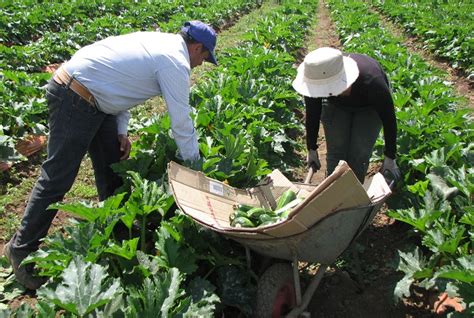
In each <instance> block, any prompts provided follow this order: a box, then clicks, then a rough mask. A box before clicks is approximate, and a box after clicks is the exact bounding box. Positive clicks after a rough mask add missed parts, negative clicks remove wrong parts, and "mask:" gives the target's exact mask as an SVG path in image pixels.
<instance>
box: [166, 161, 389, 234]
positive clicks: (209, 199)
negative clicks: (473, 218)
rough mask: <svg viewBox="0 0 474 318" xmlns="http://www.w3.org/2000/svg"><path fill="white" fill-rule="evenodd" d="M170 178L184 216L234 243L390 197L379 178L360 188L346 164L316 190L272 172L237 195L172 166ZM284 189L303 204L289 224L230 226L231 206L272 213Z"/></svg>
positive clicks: (292, 230) (304, 226)
mask: <svg viewBox="0 0 474 318" xmlns="http://www.w3.org/2000/svg"><path fill="white" fill-rule="evenodd" d="M168 177H169V183H170V186H171V189H172V191H173V194H174V198H175V200H176V203H177V205H178V206H179V207H180V209H181V210H182V211H183V212H184V213H185V214H187V215H188V216H190V217H191V218H193V219H194V220H195V221H196V222H198V223H200V224H202V225H203V226H205V227H208V228H210V229H212V230H214V231H217V232H221V233H225V234H226V235H230V236H234V237H237V238H253V239H272V238H282V237H288V236H292V235H296V234H299V233H302V232H304V231H306V230H308V229H309V228H311V227H312V226H313V225H314V224H316V223H317V222H319V221H320V220H322V219H324V218H326V217H327V216H329V215H330V214H331V213H334V212H335V211H340V210H344V209H348V208H355V207H364V206H370V205H375V204H378V203H380V204H381V202H383V200H384V199H385V198H386V197H387V196H388V195H390V193H391V191H390V188H389V187H388V185H387V184H386V183H385V180H384V178H383V176H382V175H381V174H376V175H375V176H374V178H372V179H370V180H368V182H366V184H365V185H364V186H363V185H362V184H361V183H360V182H359V181H358V179H357V178H356V176H355V175H354V173H353V172H352V170H351V169H350V168H349V166H348V165H347V163H346V162H344V161H341V162H340V163H339V165H338V166H337V167H336V169H335V171H334V172H333V173H332V174H331V175H330V176H328V177H327V178H326V179H325V180H323V181H322V182H321V183H320V184H319V185H312V184H304V183H296V182H291V181H289V180H288V179H287V178H286V177H285V176H284V175H283V174H282V173H281V172H280V171H279V170H274V171H272V173H271V174H270V175H268V176H267V177H266V178H264V179H263V180H262V182H260V183H259V184H258V185H257V186H256V187H253V188H248V189H238V188H234V187H231V186H229V185H227V184H225V183H223V182H220V181H217V180H214V179H211V178H208V177H206V176H205V175H204V174H203V173H201V172H197V171H194V170H191V169H188V168H186V167H183V166H181V165H179V164H177V163H175V162H170V163H169V165H168ZM288 189H292V190H294V191H295V192H297V197H299V198H302V199H303V201H302V202H301V203H300V204H299V205H298V206H296V207H295V208H294V209H293V210H292V211H291V212H290V214H289V216H288V219H286V220H284V221H282V222H280V223H276V224H271V225H267V226H262V227H257V228H236V227H231V226H230V221H229V216H230V215H231V214H232V213H233V211H234V206H235V205H237V204H239V203H240V204H247V205H251V206H261V207H273V206H274V204H275V201H276V200H277V199H278V198H279V196H280V195H281V194H282V193H283V192H284V191H286V190H288Z"/></svg>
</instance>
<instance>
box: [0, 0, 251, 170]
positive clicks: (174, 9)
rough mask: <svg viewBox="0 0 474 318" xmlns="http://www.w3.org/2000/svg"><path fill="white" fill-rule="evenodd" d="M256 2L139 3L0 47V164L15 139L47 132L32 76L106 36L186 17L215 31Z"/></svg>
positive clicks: (175, 24) (39, 79)
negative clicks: (24, 42)
mask: <svg viewBox="0 0 474 318" xmlns="http://www.w3.org/2000/svg"><path fill="white" fill-rule="evenodd" d="M183 3H184V2H183ZM199 3H201V2H197V4H199ZM257 4H258V2H255V1H250V0H226V1H224V0H219V1H214V3H213V7H212V10H211V11H209V10H208V9H206V8H205V7H204V8H200V7H198V6H195V7H192V8H191V7H187V6H186V7H185V6H184V5H177V3H176V1H175V2H169V3H167V2H164V3H162V4H160V5H159V6H156V5H153V4H148V3H147V2H144V3H140V4H137V5H136V7H134V8H133V9H131V10H128V11H125V12H122V14H121V15H120V16H115V15H113V14H106V15H105V16H103V17H99V18H96V19H91V20H89V21H80V22H77V23H75V24H73V25H70V26H69V27H68V28H66V29H65V30H64V31H62V32H53V31H48V32H45V34H44V36H43V37H41V38H40V39H38V41H36V42H33V43H31V44H29V45H26V46H11V47H7V46H4V45H0V55H1V56H2V60H1V61H0V69H1V71H0V79H1V80H2V81H1V83H0V92H1V93H2V94H1V97H0V110H1V112H2V114H3V116H2V118H1V120H0V136H1V139H0V161H4V160H8V161H15V160H18V159H20V158H21V157H20V156H19V154H18V153H17V152H16V151H15V148H14V144H15V140H16V139H17V138H22V137H23V136H24V135H25V134H27V133H35V134H47V129H46V128H47V127H46V120H47V108H46V101H45V99H44V98H43V95H44V92H43V90H42V89H41V86H43V85H44V84H45V83H46V81H47V80H48V79H49V78H50V77H51V75H50V74H47V73H42V72H41V73H36V72H40V71H41V70H42V69H43V68H44V67H45V66H46V65H48V64H49V63H58V62H62V61H64V60H67V59H68V58H70V56H71V55H72V54H73V53H74V52H75V51H76V50H77V49H78V48H79V47H81V46H83V45H87V44H90V43H92V42H94V41H96V40H100V39H103V38H105V37H107V36H110V35H117V34H122V33H127V32H133V31H139V30H154V28H156V26H157V23H158V21H159V22H160V23H159V25H160V28H161V29H162V30H163V31H168V32H176V31H177V30H179V27H180V25H182V24H183V22H184V21H186V20H188V19H201V20H204V21H206V22H208V23H210V24H212V25H213V26H215V27H219V26H221V25H223V23H224V22H225V21H229V20H231V18H232V17H234V16H235V15H237V14H242V13H245V12H248V11H249V10H251V9H252V8H254V7H255V6H256V5H257ZM205 6H206V5H205ZM32 72H33V73H32Z"/></svg>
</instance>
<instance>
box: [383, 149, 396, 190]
mask: <svg viewBox="0 0 474 318" xmlns="http://www.w3.org/2000/svg"><path fill="white" fill-rule="evenodd" d="M380 173H381V174H382V175H383V176H384V178H385V181H387V183H388V184H389V185H390V186H392V185H393V184H395V183H396V182H397V181H398V180H400V178H401V173H400V169H399V168H398V166H397V163H396V162H395V159H392V158H389V157H387V156H385V159H384V160H383V165H382V168H380Z"/></svg>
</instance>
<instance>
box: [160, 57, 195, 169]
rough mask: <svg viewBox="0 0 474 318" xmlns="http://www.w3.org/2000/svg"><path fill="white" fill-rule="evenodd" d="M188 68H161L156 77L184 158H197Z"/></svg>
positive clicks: (177, 143)
mask: <svg viewBox="0 0 474 318" xmlns="http://www.w3.org/2000/svg"><path fill="white" fill-rule="evenodd" d="M189 72H190V70H189V69H187V68H185V67H182V66H181V67H175V66H168V67H166V68H161V69H160V70H159V71H158V72H157V73H156V77H157V80H158V84H159V85H160V88H161V92H162V95H163V98H164V99H165V102H166V106H167V107H168V113H169V115H170V119H171V130H172V132H173V136H174V139H175V142H176V145H177V146H178V149H179V152H180V154H181V156H182V157H183V159H184V160H191V161H194V160H197V159H199V157H200V155H199V145H198V140H197V135H196V130H195V129H194V123H193V120H192V118H191V107H190V105H189V92H190V79H189Z"/></svg>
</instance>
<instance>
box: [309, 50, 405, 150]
mask: <svg viewBox="0 0 474 318" xmlns="http://www.w3.org/2000/svg"><path fill="white" fill-rule="evenodd" d="M348 56H349V57H351V58H352V59H353V60H355V61H356V63H357V66H358V67H359V77H358V78H357V80H356V81H355V82H354V83H353V84H352V88H351V92H350V95H348V96H333V97H328V98H327V102H328V103H329V104H330V105H331V106H335V107H341V108H344V109H348V110H354V111H357V109H361V110H362V109H364V108H372V109H374V110H375V111H376V112H377V113H378V115H379V117H380V120H381V121H382V125H383V131H384V139H385V150H384V154H385V155H386V156H387V157H390V158H392V159H395V156H396V152H397V151H396V144H397V121H396V117H395V108H394V105H393V100H392V95H391V93H390V87H389V83H388V79H387V76H386V75H385V72H384V71H383V70H382V67H381V66H380V64H379V63H378V62H377V61H376V60H374V59H373V58H371V57H369V56H366V55H362V54H348ZM322 102H323V98H312V97H305V105H306V145H307V147H308V149H317V147H318V146H317V139H318V131H319V122H320V119H321V111H322Z"/></svg>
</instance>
